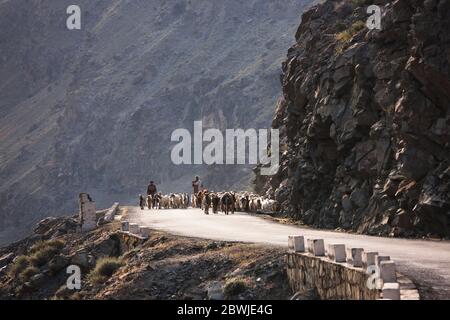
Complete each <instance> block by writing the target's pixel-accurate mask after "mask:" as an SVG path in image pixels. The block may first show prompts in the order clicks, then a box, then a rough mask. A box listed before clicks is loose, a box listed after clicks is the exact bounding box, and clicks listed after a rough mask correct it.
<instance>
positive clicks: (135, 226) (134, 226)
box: [128, 223, 139, 234]
mask: <svg viewBox="0 0 450 320" xmlns="http://www.w3.org/2000/svg"><path fill="white" fill-rule="evenodd" d="M128 231H129V232H130V233H133V234H139V225H138V224H137V223H130V224H129V225H128Z"/></svg>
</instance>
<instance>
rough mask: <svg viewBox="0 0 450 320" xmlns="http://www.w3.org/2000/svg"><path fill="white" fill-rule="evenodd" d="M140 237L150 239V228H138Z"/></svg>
mask: <svg viewBox="0 0 450 320" xmlns="http://www.w3.org/2000/svg"><path fill="white" fill-rule="evenodd" d="M139 231H140V234H141V237H143V238H145V239H147V238H148V237H150V228H148V227H140V228H139Z"/></svg>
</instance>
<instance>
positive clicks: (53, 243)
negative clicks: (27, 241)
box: [30, 240, 65, 253]
mask: <svg viewBox="0 0 450 320" xmlns="http://www.w3.org/2000/svg"><path fill="white" fill-rule="evenodd" d="M64 245H65V243H64V241H62V240H47V241H39V242H36V243H35V244H34V245H33V246H32V247H31V249H30V252H31V253H35V252H37V251H40V250H42V249H44V248H47V247H50V248H54V249H57V250H61V249H62V248H64Z"/></svg>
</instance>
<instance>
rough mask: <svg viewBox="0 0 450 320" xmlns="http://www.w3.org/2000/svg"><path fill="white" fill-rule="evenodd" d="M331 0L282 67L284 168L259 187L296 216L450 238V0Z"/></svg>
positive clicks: (305, 23)
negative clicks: (373, 15)
mask: <svg viewBox="0 0 450 320" xmlns="http://www.w3.org/2000/svg"><path fill="white" fill-rule="evenodd" d="M375 2H376V3H378V4H379V5H380V6H381V7H382V12H383V16H382V28H383V30H382V31H378V30H369V29H368V28H367V27H366V26H365V22H366V20H367V17H368V15H367V14H366V6H367V5H368V4H369V3H370V4H372V2H370V1H327V2H326V3H324V4H322V5H319V6H317V7H314V8H313V9H311V10H310V11H308V12H306V13H305V14H304V15H303V18H302V23H301V25H300V27H299V29H298V31H297V33H296V40H297V42H296V44H295V45H294V46H293V47H291V48H290V50H289V53H288V57H287V60H286V61H285V62H284V64H283V76H282V81H283V93H284V98H283V99H281V100H280V101H279V102H278V104H277V111H276V114H275V118H274V120H273V127H275V128H279V129H280V130H281V136H282V149H283V156H282V166H281V168H280V171H279V172H278V174H277V175H276V176H274V177H272V178H271V179H270V180H269V181H267V184H266V185H265V187H263V186H262V185H261V184H260V185H259V188H264V190H265V191H266V192H267V193H268V194H269V195H271V196H272V197H275V198H276V199H277V200H279V201H280V203H282V206H283V209H284V211H285V212H286V213H289V214H290V215H291V216H292V217H294V218H296V219H300V220H302V221H303V222H305V223H307V224H310V225H314V226H318V227H324V228H337V227H341V228H344V229H347V230H354V231H358V232H363V233H369V234H382V235H394V236H410V235H437V236H449V235H450V146H449V142H450V140H449V138H450V132H449V124H450V107H449V106H450V19H449V17H450V1H448V0H434V1H430V0H427V1H411V0H397V1H375Z"/></svg>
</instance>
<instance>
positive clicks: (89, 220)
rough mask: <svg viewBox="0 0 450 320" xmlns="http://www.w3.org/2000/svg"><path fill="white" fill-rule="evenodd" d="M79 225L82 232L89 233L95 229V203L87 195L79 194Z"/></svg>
mask: <svg viewBox="0 0 450 320" xmlns="http://www.w3.org/2000/svg"><path fill="white" fill-rule="evenodd" d="M79 203H80V213H79V219H80V225H81V229H82V231H91V230H94V229H95V228H97V215H96V209H95V202H94V201H92V199H91V197H90V196H89V194H87V193H80V197H79Z"/></svg>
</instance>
